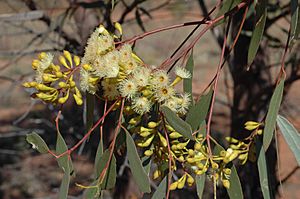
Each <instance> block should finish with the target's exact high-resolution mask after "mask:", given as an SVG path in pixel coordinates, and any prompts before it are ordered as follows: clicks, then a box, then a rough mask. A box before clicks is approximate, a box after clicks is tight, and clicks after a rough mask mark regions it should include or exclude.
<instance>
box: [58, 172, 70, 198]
mask: <svg viewBox="0 0 300 199" xmlns="http://www.w3.org/2000/svg"><path fill="white" fill-rule="evenodd" d="M70 178H71V177H70V174H69V173H64V176H63V179H62V181H61V184H60V187H59V193H58V198H59V199H67V198H68V191H69V185H70Z"/></svg>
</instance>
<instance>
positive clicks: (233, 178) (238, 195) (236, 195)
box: [227, 164, 244, 199]
mask: <svg viewBox="0 0 300 199" xmlns="http://www.w3.org/2000/svg"><path fill="white" fill-rule="evenodd" d="M230 169H231V175H230V179H229V182H230V188H229V189H227V192H228V195H229V197H230V199H242V198H244V196H243V190H242V185H241V182H240V179H239V175H238V173H237V171H236V168H235V166H234V165H233V164H232V166H231V168H230Z"/></svg>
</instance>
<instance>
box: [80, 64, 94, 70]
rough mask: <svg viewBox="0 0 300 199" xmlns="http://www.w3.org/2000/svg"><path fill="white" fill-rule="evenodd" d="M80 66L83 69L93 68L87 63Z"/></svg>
mask: <svg viewBox="0 0 300 199" xmlns="http://www.w3.org/2000/svg"><path fill="white" fill-rule="evenodd" d="M82 68H83V69H84V70H86V71H90V70H92V69H93V68H92V66H91V65H89V64H83V66H82Z"/></svg>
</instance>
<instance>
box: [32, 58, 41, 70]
mask: <svg viewBox="0 0 300 199" xmlns="http://www.w3.org/2000/svg"><path fill="white" fill-rule="evenodd" d="M31 66H32V69H33V70H36V69H38V68H39V66H40V61H39V60H37V59H34V60H33V61H32V63H31Z"/></svg>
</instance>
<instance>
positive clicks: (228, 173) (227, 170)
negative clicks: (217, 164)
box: [223, 168, 231, 175]
mask: <svg viewBox="0 0 300 199" xmlns="http://www.w3.org/2000/svg"><path fill="white" fill-rule="evenodd" d="M223 172H224V173H225V174H226V175H230V174H231V169H229V168H224V169H223Z"/></svg>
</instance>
